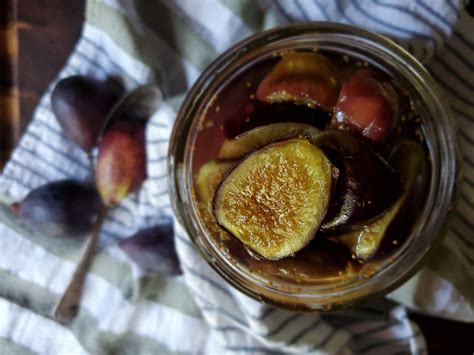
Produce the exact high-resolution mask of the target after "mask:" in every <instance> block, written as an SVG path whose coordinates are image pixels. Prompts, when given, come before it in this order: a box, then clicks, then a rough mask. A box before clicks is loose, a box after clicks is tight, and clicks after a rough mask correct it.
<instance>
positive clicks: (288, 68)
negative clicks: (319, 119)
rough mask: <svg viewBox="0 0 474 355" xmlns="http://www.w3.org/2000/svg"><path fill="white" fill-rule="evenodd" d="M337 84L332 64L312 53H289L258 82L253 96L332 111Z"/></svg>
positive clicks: (337, 94) (336, 93)
mask: <svg viewBox="0 0 474 355" xmlns="http://www.w3.org/2000/svg"><path fill="white" fill-rule="evenodd" d="M340 86H341V85H340V81H339V79H338V75H337V71H336V69H335V67H334V66H333V64H332V63H331V62H330V61H329V59H327V58H326V57H325V56H323V55H321V54H318V53H314V52H290V53H288V54H286V55H284V56H283V57H282V59H281V60H280V61H279V62H278V63H277V64H276V65H275V67H274V68H273V69H272V71H271V72H270V73H269V74H268V75H267V76H266V77H265V78H264V79H263V80H262V81H261V82H260V85H259V86H258V88H257V92H256V96H257V98H258V99H259V100H261V101H265V102H269V103H272V102H285V101H291V102H294V103H296V104H302V105H308V106H312V107H320V108H322V109H325V110H328V111H330V110H332V109H333V107H334V105H335V104H336V102H337V98H338V96H339V89H340Z"/></svg>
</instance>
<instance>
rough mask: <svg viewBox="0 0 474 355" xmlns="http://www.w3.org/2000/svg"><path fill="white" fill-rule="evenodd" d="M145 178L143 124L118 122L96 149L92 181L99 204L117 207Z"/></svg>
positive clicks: (139, 122) (106, 133)
mask: <svg viewBox="0 0 474 355" xmlns="http://www.w3.org/2000/svg"><path fill="white" fill-rule="evenodd" d="M145 178H146V149H145V124H144V123H143V122H141V121H119V122H117V123H114V124H113V125H112V126H111V127H110V128H109V129H108V130H107V131H106V132H105V134H104V137H103V139H102V141H101V142H100V145H99V155H98V157H97V168H96V181H97V188H98V190H99V193H100V195H101V196H102V200H103V201H104V203H105V204H106V205H108V206H113V205H117V204H118V203H120V201H122V200H123V199H124V198H125V197H126V196H127V195H128V194H129V193H132V192H134V191H136V190H137V189H138V188H139V187H140V186H141V184H142V182H143V181H144V180H145Z"/></svg>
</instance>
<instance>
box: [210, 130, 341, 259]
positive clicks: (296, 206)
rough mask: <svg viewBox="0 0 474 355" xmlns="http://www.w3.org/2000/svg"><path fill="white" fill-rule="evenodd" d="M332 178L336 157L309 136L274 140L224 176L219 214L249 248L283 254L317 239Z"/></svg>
mask: <svg viewBox="0 0 474 355" xmlns="http://www.w3.org/2000/svg"><path fill="white" fill-rule="evenodd" d="M331 180H332V166H331V162H330V161H329V159H327V158H326V156H325V155H324V153H323V152H322V151H321V150H320V149H319V148H317V147H316V146H314V145H313V144H311V143H309V142H308V141H307V140H306V139H290V140H286V141H282V142H278V143H273V144H270V145H267V146H266V147H264V148H262V149H260V150H257V151H256V152H254V153H252V154H250V155H249V156H247V158H245V159H244V160H243V161H242V162H241V163H240V164H239V165H237V167H236V168H235V169H234V170H233V171H232V172H231V173H230V174H229V175H228V176H227V177H226V178H225V179H224V180H223V182H222V184H221V185H220V187H219V188H218V190H217V191H216V195H215V198H214V206H213V207H214V215H215V217H216V219H217V221H218V222H219V224H220V225H221V226H223V227H224V228H225V229H227V230H228V231H229V232H230V233H232V234H233V235H234V236H235V237H237V238H238V239H239V240H240V241H241V242H242V243H243V244H245V245H246V246H247V247H248V248H249V249H251V250H253V251H254V252H256V253H258V254H260V255H261V256H263V257H264V258H267V259H271V260H277V259H281V258H283V257H285V256H289V255H292V254H294V253H295V252H297V251H298V250H300V249H302V248H303V247H304V246H306V245H307V244H308V243H309V242H310V241H311V239H313V238H314V236H315V234H316V231H317V230H318V229H319V226H320V224H321V221H322V220H323V218H324V216H325V214H326V210H327V206H328V203H329V195H330V191H331V183H332V181H331Z"/></svg>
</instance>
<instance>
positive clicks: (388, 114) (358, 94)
mask: <svg viewBox="0 0 474 355" xmlns="http://www.w3.org/2000/svg"><path fill="white" fill-rule="evenodd" d="M398 101H399V100H398V96H397V93H396V92H395V90H394V89H393V87H392V85H391V84H389V83H388V82H384V81H383V80H382V78H381V77H380V75H378V74H377V73H375V72H373V71H371V70H367V69H364V70H359V71H358V72H356V73H355V74H354V75H353V76H352V77H351V79H350V80H349V81H348V82H347V83H345V84H344V85H343V86H342V88H341V92H340V94H339V99H338V101H337V104H336V107H335V114H334V117H335V119H336V121H337V122H336V125H337V126H339V127H346V126H349V127H350V128H353V129H355V130H356V131H358V132H359V133H361V134H362V135H363V136H364V137H367V138H369V139H372V140H374V141H376V142H386V141H387V140H389V138H390V137H391V135H392V132H393V130H394V128H395V125H396V123H397V116H398Z"/></svg>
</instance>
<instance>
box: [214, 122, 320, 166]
mask: <svg viewBox="0 0 474 355" xmlns="http://www.w3.org/2000/svg"><path fill="white" fill-rule="evenodd" d="M319 132H320V131H319V130H318V129H317V128H315V127H313V126H311V125H308V124H304V123H291V122H282V123H273V124H269V125H266V126H261V127H257V128H254V129H251V130H250V131H247V132H245V133H242V134H240V135H238V136H237V137H235V138H234V139H226V140H224V143H223V144H222V147H221V150H220V152H219V158H221V159H237V158H242V157H243V156H245V155H247V154H249V153H252V152H253V151H255V150H257V149H260V148H262V147H264V146H266V145H267V144H270V143H274V142H277V141H281V140H286V139H290V138H297V137H305V138H307V139H309V140H310V141H311V140H314V139H316V136H317V135H318V133H319Z"/></svg>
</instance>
